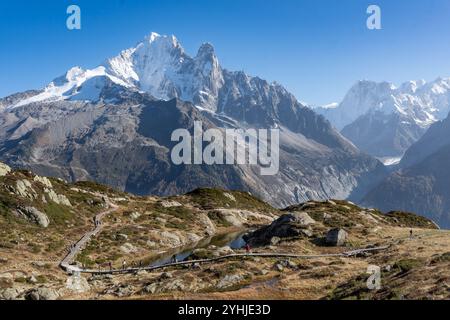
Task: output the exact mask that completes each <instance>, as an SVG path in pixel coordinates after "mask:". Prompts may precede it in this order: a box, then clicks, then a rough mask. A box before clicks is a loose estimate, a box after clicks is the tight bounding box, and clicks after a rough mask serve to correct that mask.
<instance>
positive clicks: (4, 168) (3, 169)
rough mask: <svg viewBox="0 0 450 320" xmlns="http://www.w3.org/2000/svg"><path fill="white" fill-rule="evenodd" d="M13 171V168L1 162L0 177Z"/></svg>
mask: <svg viewBox="0 0 450 320" xmlns="http://www.w3.org/2000/svg"><path fill="white" fill-rule="evenodd" d="M10 172H11V168H10V167H9V166H7V165H6V164H4V163H1V162H0V177H4V176H6V175H7V174H8V173H10Z"/></svg>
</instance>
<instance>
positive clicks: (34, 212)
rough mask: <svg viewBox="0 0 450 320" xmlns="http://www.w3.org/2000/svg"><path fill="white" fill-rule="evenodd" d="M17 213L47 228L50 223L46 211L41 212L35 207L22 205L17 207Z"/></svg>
mask: <svg viewBox="0 0 450 320" xmlns="http://www.w3.org/2000/svg"><path fill="white" fill-rule="evenodd" d="M16 214H17V215H18V216H19V217H22V218H24V219H26V220H28V221H30V222H33V223H36V224H37V225H39V226H41V227H43V228H47V227H48V225H49V224H50V220H49V218H48V217H47V215H46V214H45V213H42V212H40V211H39V210H38V209H36V208H34V207H20V208H17V210H16Z"/></svg>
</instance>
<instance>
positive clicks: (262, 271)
mask: <svg viewBox="0 0 450 320" xmlns="http://www.w3.org/2000/svg"><path fill="white" fill-rule="evenodd" d="M268 273H269V270H267V269H262V270H261V271H260V272H259V274H260V275H262V276H265V275H266V274H268Z"/></svg>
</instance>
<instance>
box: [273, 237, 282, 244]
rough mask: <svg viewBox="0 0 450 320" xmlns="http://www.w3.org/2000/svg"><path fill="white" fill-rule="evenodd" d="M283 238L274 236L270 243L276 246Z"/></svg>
mask: <svg viewBox="0 0 450 320" xmlns="http://www.w3.org/2000/svg"><path fill="white" fill-rule="evenodd" d="M280 241H281V238H280V237H272V238H271V239H270V245H272V246H276V245H277V244H278V243H280Z"/></svg>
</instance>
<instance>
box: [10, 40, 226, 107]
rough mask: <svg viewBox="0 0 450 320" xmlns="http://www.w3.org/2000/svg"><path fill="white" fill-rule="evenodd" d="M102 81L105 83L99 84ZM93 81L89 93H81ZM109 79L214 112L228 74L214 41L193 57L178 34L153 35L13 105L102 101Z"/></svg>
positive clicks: (60, 79) (64, 77) (127, 86)
mask: <svg viewBox="0 0 450 320" xmlns="http://www.w3.org/2000/svg"><path fill="white" fill-rule="evenodd" d="M97 77H103V78H104V79H103V80H102V79H95V80H94V78H97ZM87 81H89V83H88V86H87V87H88V88H89V94H86V93H84V94H80V90H82V89H83V87H86V86H84V83H86V82H87ZM108 81H111V82H112V83H114V84H116V85H119V86H123V87H126V88H132V89H134V90H138V91H143V92H147V93H149V94H150V95H152V96H154V97H155V98H158V99H162V100H168V99H172V98H179V99H181V100H185V101H189V102H193V103H194V104H196V105H199V106H201V107H204V108H206V109H210V110H212V111H214V110H215V109H216V108H217V106H216V105H217V100H218V91H219V89H220V88H221V87H222V86H223V84H224V75H223V70H222V68H221V67H220V64H219V60H218V58H217V56H216V54H215V51H214V47H213V46H212V45H211V44H210V43H204V44H203V45H202V46H201V47H200V48H199V50H198V52H197V55H196V56H195V57H191V56H189V55H188V54H186V52H185V50H184V48H183V47H182V46H181V44H180V42H179V41H178V39H177V38H176V37H175V36H165V35H160V34H157V33H154V32H153V33H151V34H150V35H148V36H146V37H145V38H144V40H143V41H141V42H139V43H138V44H137V45H136V46H134V47H132V48H129V49H126V50H123V51H122V52H120V54H119V55H117V56H115V57H113V58H110V59H108V60H106V61H105V62H104V63H103V64H101V65H100V66H98V67H97V68H94V69H91V70H84V69H82V68H81V67H74V68H71V69H70V70H69V71H67V72H66V74H64V75H63V76H61V77H58V78H57V79H55V80H54V81H52V82H51V83H50V84H49V85H47V86H46V87H45V88H44V89H43V91H42V92H40V93H39V94H36V95H34V96H32V97H27V98H26V99H24V100H22V101H18V102H16V103H15V104H13V105H10V106H8V107H9V108H13V107H19V106H24V105H26V104H28V103H32V102H45V101H57V100H66V99H78V100H82V99H87V100H96V99H99V93H100V92H101V84H102V82H104V83H106V82H108ZM94 89H95V90H94Z"/></svg>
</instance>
